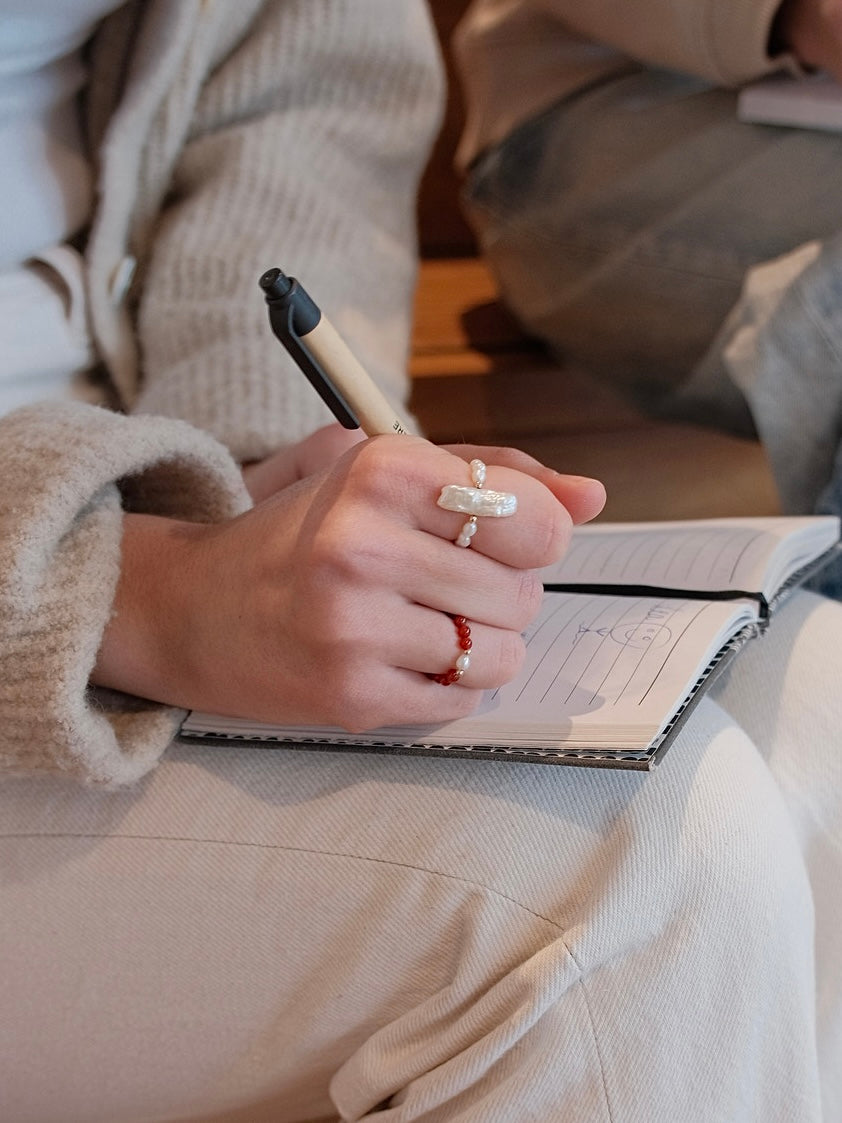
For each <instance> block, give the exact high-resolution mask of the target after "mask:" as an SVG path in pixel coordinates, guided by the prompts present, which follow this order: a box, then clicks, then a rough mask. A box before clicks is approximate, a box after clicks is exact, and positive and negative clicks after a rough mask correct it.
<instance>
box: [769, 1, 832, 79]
mask: <svg viewBox="0 0 842 1123" xmlns="http://www.w3.org/2000/svg"><path fill="white" fill-rule="evenodd" d="M772 36H773V40H774V41H775V42H776V43H779V44H781V45H782V46H783V47H784V49H786V50H789V51H791V52H792V54H794V55H795V57H796V58H797V59H798V61H799V62H801V63H802V64H803V65H805V66H811V67H815V68H816V69H817V70H826V71H827V72H828V73H829V74H832V75H833V76H834V77H835V78H836V79H837V80H839V81H840V82H842V0H784V2H783V3H782V4H781V6H780V8H779V9H778V15H777V17H776V19H775V24H774V28H773V32H772Z"/></svg>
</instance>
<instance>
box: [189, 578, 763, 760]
mask: <svg viewBox="0 0 842 1123" xmlns="http://www.w3.org/2000/svg"><path fill="white" fill-rule="evenodd" d="M752 619H753V612H752V610H751V608H750V607H749V606H746V605H744V604H742V603H740V602H719V603H709V602H706V601H699V600H689V601H688V600H679V599H672V598H648V597H646V598H639V597H611V596H587V595H572V594H566V593H551V594H548V595H547V596H545V597H544V603H543V607H542V610H541V613H540V615H539V617H538V619H537V620H536V621H535V623H534V624H533V625H532V627H531V628H530V629H529V631H528V632H527V633H526V636H525V639H526V644H527V658H526V663H525V666H524V668H523V671H522V673H521V674H520V676H519V677H518V679H517V680H516V681H515V682H512V683H509V684H507V685H506V686H504V687H501V688H500V689H499V690H497V691H494V692H489V693H488V694H487V695H486V696H485V698H484V699H483V702H482V704H481V706H480V709H479V711H478V712H477V713H475V714H473V715H472V716H470V717H467V718H461V719H459V720H457V721H453V722H449V723H447V724H444V725H440V726H435V727H432V726H402V727H389V728H385V729H382V730H378V731H377V732H376V733H375V734H365V735H363V736H362V737H350V736H349V735H348V734H347V733H345V732H343V731H342V730H339V729H321V730H313V729H307V728H301V727H296V728H287V729H284V730H281V731H279V730H272V729H271V727H267V726H258V725H255V724H253V723H250V722H245V721H240V720H238V719H231V718H214V717H213V716H211V715H204V714H191V715H190V718H189V719H188V722H187V723H186V724H185V727H184V732H188V733H189V732H190V731H191V730H194V731H197V732H202V731H205V732H212V731H216V732H222V733H230V734H233V735H235V736H238V735H239V736H243V735H245V734H246V733H247V732H248V731H251V732H252V733H253V734H255V735H259V736H272V735H275V736H278V737H281V738H286V739H295V738H296V737H298V738H311V739H312V738H314V736H315V737H318V738H319V739H325V740H336V741H339V742H343V741H344V742H347V743H354V742H357V743H358V742H363V743H365V742H371V741H382V742H387V743H389V742H396V743H421V744H425V745H437V744H442V745H481V744H490V745H508V746H510V747H536V746H538V747H546V748H557V747H558V746H559V745H561V744H562V743H563V744H569V745H570V746H571V747H588V746H591V747H592V746H597V745H598V746H600V747H604V748H611V747H612V746H615V747H629V748H634V747H637V748H645V747H646V746H648V744H649V743H650V741H651V740H652V739H653V738H654V737H655V736H656V735H657V734H658V733H659V732H660V731H661V730H662V729H663V728H664V726H665V725H666V724H667V722H668V721H669V719H670V717H671V716H672V714H673V711H674V709H675V708H676V706H677V705H679V703H680V702H681V701H682V699H683V698H684V696H685V695H686V693H687V691H688V689H689V688H690V687H691V686H692V685H693V684H694V683H695V682H696V680H697V678H698V677H699V675H700V674H701V672H702V671H703V670H704V669H705V667H706V666H707V665H708V663H709V662H710V660H711V659H712V657H713V656H714V655H715V654H716V653H717V651H718V650H719V649H720V647H721V646H722V644H723V642H724V640H725V638H727V637H728V636H730V634H732V632H733V631H734V630H736V628H738V627H739V626H741V623H743V622H745V623H747V622H749V621H751V620H752Z"/></svg>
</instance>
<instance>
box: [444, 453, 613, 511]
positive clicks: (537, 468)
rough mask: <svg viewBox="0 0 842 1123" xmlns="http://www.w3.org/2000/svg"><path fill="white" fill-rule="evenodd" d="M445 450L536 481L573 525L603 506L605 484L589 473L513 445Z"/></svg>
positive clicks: (468, 459) (462, 457)
mask: <svg viewBox="0 0 842 1123" xmlns="http://www.w3.org/2000/svg"><path fill="white" fill-rule="evenodd" d="M444 447H445V448H446V449H447V451H448V452H451V453H453V455H455V456H458V457H460V458H461V459H464V460H467V461H470V460H472V459H473V458H474V457H479V459H480V460H483V461H485V463H486V464H489V465H491V464H496V465H500V466H501V467H506V468H513V469H515V470H517V471H518V472H523V473H524V474H525V475H528V476H532V477H533V478H534V479H536V480H538V481H540V482H541V483H542V484H543V485H544V486H545V487H546V488H547V489H548V490H549V491H550V492H551V493H552V494H553V495H554V496H555V497H556V499H557V500H558V501H559V503H561V504H563V506H564V507H566V509H567V512H568V514H569V515H570V518H571V520H572V521H573V523H574V524H575V525H577V526H578V524H579V523H583V522H589V521H590V520H591V519H593V518H596V516H597V515H598V514H599V512H600V511H601V510H602V508H603V507H604V506H605V488H604V486H603V484H602V483H601V482H600V481H599V480H594V479H591V478H590V477H589V476H570V475H563V474H562V473H560V472H556V471H554V470H553V469H552V468H548V467H547V466H546V465H545V464H542V463H541V462H540V461H539V460H536V459H535V458H534V457H533V456H530V455H529V454H528V453H526V452H522V451H521V450H520V449H516V448H504V447H499V448H483V447H481V446H479V445H447V446H444Z"/></svg>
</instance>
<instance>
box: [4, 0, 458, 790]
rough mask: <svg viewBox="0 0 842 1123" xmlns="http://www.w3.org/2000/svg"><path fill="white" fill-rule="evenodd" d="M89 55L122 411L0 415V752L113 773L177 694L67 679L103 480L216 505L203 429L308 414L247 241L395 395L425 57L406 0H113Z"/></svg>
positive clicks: (93, 642)
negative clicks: (302, 292)
mask: <svg viewBox="0 0 842 1123" xmlns="http://www.w3.org/2000/svg"><path fill="white" fill-rule="evenodd" d="M90 59H91V63H90V65H91V77H90V83H89V88H88V91H87V97H86V118H87V122H86V123H87V135H88V138H89V143H90V144H91V145H92V152H93V153H94V159H95V162H96V165H97V174H98V182H99V203H98V207H97V211H96V214H95V215H94V217H93V224H92V229H91V234H90V237H89V239H88V245H87V251H86V259H87V266H88V287H89V298H90V314H91V322H92V331H93V334H94V338H95V342H96V346H97V350H98V353H99V356H100V358H101V359H102V362H103V365H104V368H105V373H106V375H107V377H108V378H109V380H110V385H111V389H112V390H113V392H114V396H115V398H116V399H117V400H119V402H120V404H121V405H122V407H123V408H124V409H125V410H126V411H127V412H130V413H134V414H135V415H136V416H133V417H127V416H123V415H120V414H116V413H109V412H107V411H105V410H101V409H97V408H94V407H91V406H83V405H81V404H72V405H71V404H65V405H44V406H40V407H34V408H31V409H26V410H20V411H18V412H16V413H13V414H11V415H9V416H8V417H7V418H5V419H3V420H2V421H0V472H2V478H3V483H4V487H3V494H2V498H1V499H0V769H5V770H7V771H13V772H23V771H43V770H59V771H63V772H67V773H71V774H73V775H76V776H79V777H82V778H83V779H85V780H87V781H89V782H92V783H98V784H106V785H121V784H127V783H131V782H132V781H133V780H135V779H137V778H138V777H139V776H141V775H143V774H144V773H145V772H146V771H148V769H149V768H151V767H152V766H153V765H154V763H155V762H156V761H157V760H158V759H159V757H160V755H161V753H162V752H163V751H164V749H165V748H166V746H167V744H168V743H169V742H170V740H171V738H172V736H173V733H174V732H175V730H176V728H177V725H178V722H179V721H180V719H181V717H182V714H181V712H180V711H178V710H174V709H172V708H169V707H163V706H158V705H156V704H154V703H152V702H146V701H143V700H140V699H135V698H129V697H126V696H124V695H121V694H117V693H114V692H106V691H100V690H94V689H91V688H90V687H89V686H88V677H89V675H90V673H91V670H92V668H93V666H94V662H95V659H96V654H97V650H98V648H99V645H100V643H101V639H102V634H103V630H104V628H105V626H106V623H107V621H108V618H109V614H110V612H111V605H112V602H113V597H114V591H115V588H116V584H117V578H118V574H119V565H120V533H121V518H122V514H121V510H122V505H124V504H125V503H126V502H130V504H131V507H132V509H133V510H137V511H142V512H147V513H153V514H159V515H168V516H171V517H174V518H184V519H193V520H198V521H218V520H222V519H225V518H228V517H230V516H232V515H233V514H235V513H237V512H238V511H240V510H242V509H243V508H244V507H245V506H246V505H247V503H248V497H247V495H246V493H245V489H244V487H243V484H242V480H241V478H240V474H239V471H238V469H237V465H236V463H235V461H234V460H232V459H231V458H230V456H229V455H228V453H227V452H226V450H225V448H223V447H222V446H221V445H220V444H218V443H217V442H216V441H215V440H214V439H213V437H212V436H209V435H208V434H212V435H213V436H215V437H217V438H218V439H219V440H220V441H221V442H222V444H223V445H225V446H227V449H229V450H230V451H231V452H232V453H233V454H234V457H235V458H236V460H238V461H244V460H251V459H256V458H260V457H262V456H264V455H266V454H268V453H269V452H271V451H273V450H274V449H275V448H277V447H278V446H280V445H282V444H284V443H288V442H291V441H293V440H295V439H297V438H298V437H300V436H301V435H303V434H305V433H307V432H310V431H311V430H312V429H314V428H315V427H316V426H318V425H320V424H322V423H324V422H325V421H327V420H328V419H329V417H328V414H327V412H326V410H325V408H324V406H323V405H322V403H321V401H320V400H319V398H318V396H317V395H316V394H315V393H314V392H313V390H312V387H311V386H310V385H309V383H308V382H307V381H306V379H304V378H303V377H302V376H301V374H300V372H299V371H298V370H297V369H296V368H295V367H294V365H293V364H292V362H291V361H290V360H289V359H288V357H287V356H286V353H285V352H284V351H283V349H282V348H281V347H280V345H279V344H278V343H277V341H276V340H275V339H274V337H273V336H272V335H271V332H270V330H269V326H268V319H267V316H266V310H265V306H264V303H263V300H262V298H261V294H260V292H259V290H258V287H257V278H258V277H259V275H260V274H261V273H262V272H263V271H264V270H265V269H266V268H267V267H269V266H271V265H275V264H277V265H280V266H281V267H282V268H283V269H284V270H285V271H287V272H289V273H293V274H297V275H299V276H300V278H301V280H302V282H303V283H304V284H306V286H307V287H309V288H310V289H311V290H312V293H313V295H314V297H315V298H316V299H317V300H318V301H319V302H320V303H321V304H322V306H323V308H324V310H325V312H326V313H327V314H328V315H329V316H330V317H331V318H332V319H333V321H334V323H335V325H336V327H337V328H338V329H339V331H340V332H341V333H342V334H343V335H344V336H345V338H346V339H347V341H348V343H349V344H350V346H351V347H352V348H353V349H354V350H355V352H356V353H357V355H358V356H359V358H360V359H361V361H362V362H363V363H364V364H365V365H366V366H367V367H368V369H369V370H370V372H371V373H372V375H373V376H374V377H375V378H376V379H377V380H378V381H379V382H380V383H381V385H382V387H383V388H384V390H385V391H386V393H387V394H389V396H390V397H391V398H392V399H393V401H394V402H395V403H398V402H400V401H402V399H404V398H405V396H406V390H407V379H406V356H407V349H408V336H409V328H410V320H409V317H410V310H411V296H412V288H413V284H414V280H415V268H416V238H415V215H414V208H413V198H414V194H415V188H416V185H417V181H418V178H419V176H420V174H421V170H422V168H423V166H424V162H425V159H426V155H427V152H428V149H429V146H430V144H431V142H432V138H433V136H434V134H435V132H436V129H437V126H438V122H439V113H440V107H441V95H442V78H441V66H440V59H439V56H438V51H437V46H436V41H435V36H434V32H433V29H432V26H431V24H430V20H429V15H428V13H427V10H426V7H425V5H424V4H423V3H422V2H421V0H411V2H405V3H401V4H395V3H394V0H275V2H272V3H268V4H265V5H263V4H260V3H259V2H257V0H242V2H240V3H238V4H237V5H230V4H210V3H204V2H202V0H175V2H173V0H151V2H145V3H141V2H138V0H132V2H130V3H127V4H125V5H123V6H122V7H121V8H120V9H118V10H117V12H115V14H114V15H113V16H112V17H109V19H107V20H106V21H104V23H103V25H102V27H101V28H100V30H99V32H98V33H97V36H96V39H95V41H94V43H93V44H92V49H91V52H90ZM127 259H134V261H135V262H136V264H137V270H136V273H135V281H134V283H133V285H132V288H131V289H130V290H129V291H124V286H122V285H121V284H120V283H119V279H120V277H121V276H123V277H124V276H125V275H126V268H125V267H126V265H127V264H130V262H129V261H127ZM143 415H145V416H143ZM185 422H190V423H191V424H189V425H188V424H185ZM118 481H119V487H118Z"/></svg>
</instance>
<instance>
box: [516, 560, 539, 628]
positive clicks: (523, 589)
mask: <svg viewBox="0 0 842 1123" xmlns="http://www.w3.org/2000/svg"><path fill="white" fill-rule="evenodd" d="M543 599H544V586H543V584H542V583H541V579H540V577H539V576H538V574H537V573H536V572H535V571H534V570H532V569H524V570H523V571H522V572H521V573H520V574H519V576H518V589H517V595H516V596H515V598H514V602H513V603H514V606H515V609H516V616H517V619H516V620H515V621H514V626H515V627H517V628H524V627H526V625H527V624H530V623H531V622H532V621H533V620H534V619H535V617H536V616H537V615H538V612H539V611H540V609H541V602H542V601H543Z"/></svg>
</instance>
